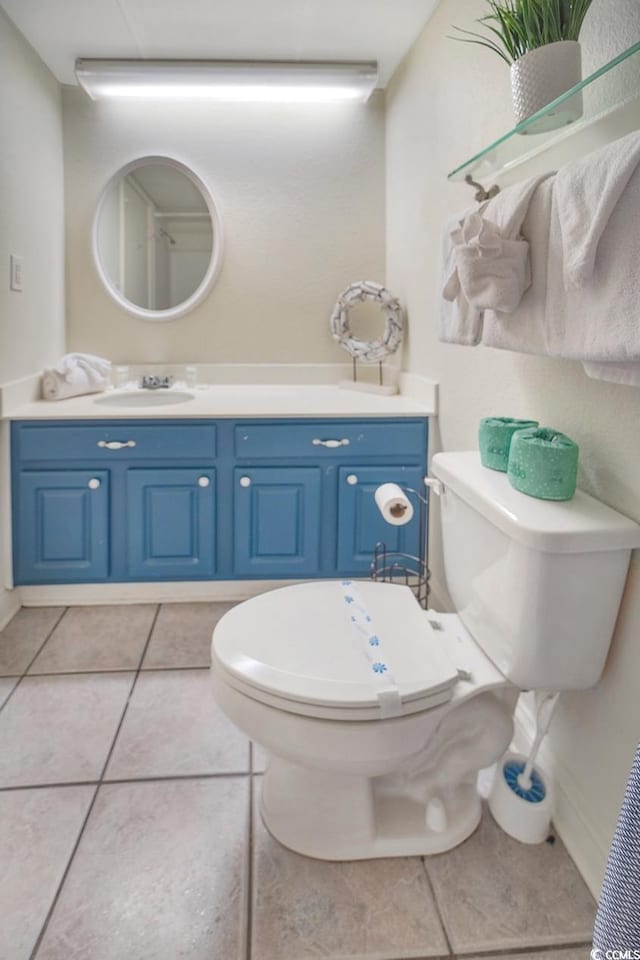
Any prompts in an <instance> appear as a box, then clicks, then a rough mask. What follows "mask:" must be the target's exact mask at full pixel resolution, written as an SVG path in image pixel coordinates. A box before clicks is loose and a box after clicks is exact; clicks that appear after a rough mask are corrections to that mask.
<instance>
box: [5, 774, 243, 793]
mask: <svg viewBox="0 0 640 960" xmlns="http://www.w3.org/2000/svg"><path fill="white" fill-rule="evenodd" d="M250 776H251V775H250V773H249V771H248V770H225V771H224V772H215V773H173V774H171V773H168V774H163V773H158V774H154V775H153V776H149V777H113V778H112V779H105V778H104V777H103V778H102V779H101V780H61V781H53V782H51V783H17V784H12V785H11V786H8V787H0V793H12V792H13V793H15V791H16V790H48V789H54V790H58V789H59V788H61V787H94V786H100V785H101V784H104V785H105V786H106V785H110V784H112V783H118V784H119V783H159V782H164V781H166V780H169V781H173V780H224V779H225V778H226V777H234V778H235V777H247V778H249V777H250Z"/></svg>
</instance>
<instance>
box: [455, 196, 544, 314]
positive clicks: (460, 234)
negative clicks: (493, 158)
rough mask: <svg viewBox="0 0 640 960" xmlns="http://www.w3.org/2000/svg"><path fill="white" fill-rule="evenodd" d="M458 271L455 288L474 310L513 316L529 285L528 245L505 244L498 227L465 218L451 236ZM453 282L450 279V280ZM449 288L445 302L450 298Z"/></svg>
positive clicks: (520, 242)
mask: <svg viewBox="0 0 640 960" xmlns="http://www.w3.org/2000/svg"><path fill="white" fill-rule="evenodd" d="M451 236H452V240H453V242H454V252H455V258H456V268H457V281H458V282H457V287H458V288H459V290H458V292H457V296H459V295H460V290H461V291H462V292H463V293H464V296H465V298H466V300H467V302H468V303H469V304H470V305H471V306H472V307H475V308H476V310H480V311H483V310H500V311H502V312H504V313H513V311H514V310H515V309H516V307H517V306H518V304H519V303H520V301H521V300H522V295H523V293H524V291H525V290H526V289H527V287H528V286H529V284H530V283H531V273H530V268H529V244H528V243H527V242H526V240H507V239H505V238H504V237H503V236H502V235H501V233H500V231H499V229H498V227H496V225H495V224H494V223H492V222H491V221H490V220H485V219H483V217H482V215H481V214H479V213H474V214H472V215H471V216H470V217H467V218H466V220H465V221H464V223H463V224H462V226H461V227H460V228H459V229H457V230H454V231H453V233H452V235H451ZM452 280H453V278H452ZM451 286H456V284H455V280H453V284H448V285H447V287H445V289H444V291H443V295H444V297H445V299H449V298H450V295H451Z"/></svg>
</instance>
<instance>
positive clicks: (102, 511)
mask: <svg viewBox="0 0 640 960" xmlns="http://www.w3.org/2000/svg"><path fill="white" fill-rule="evenodd" d="M17 483H18V489H17V491H16V497H17V500H18V502H19V504H20V509H19V510H18V511H17V512H16V513H15V514H14V543H15V544H16V546H17V549H16V550H15V551H14V556H15V579H16V582H17V583H23V584H29V583H84V582H87V581H95V580H104V579H106V578H107V576H108V574H109V473H108V471H106V470H25V471H23V472H21V473H20V475H19V477H18V480H17Z"/></svg>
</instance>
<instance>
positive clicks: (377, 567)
mask: <svg viewBox="0 0 640 960" xmlns="http://www.w3.org/2000/svg"><path fill="white" fill-rule="evenodd" d="M398 486H399V487H400V488H401V489H402V490H404V492H405V493H407V494H412V495H413V496H415V497H416V498H417V499H418V500H419V501H420V503H421V504H422V505H423V506H424V508H425V511H426V513H428V510H429V500H428V498H427V497H424V496H423V495H422V494H421V493H419V492H418V491H417V490H414V489H413V487H407V486H405V485H404V484H402V483H399V484H398ZM426 521H427V516H426V515H425V516H424V517H422V520H421V523H420V535H419V540H418V555H417V556H414V554H411V553H401V552H399V551H397V550H387V547H386V544H385V543H383V542H382V541H379V542H378V543H376V545H375V549H374V554H373V560H372V561H371V579H372V580H375V581H377V582H379V583H399V584H403V585H404V586H407V587H410V588H411V590H412V591H413V593H414V596H415V598H416V600H417V601H418V603H419V604H420V606H421V607H423V608H424V609H425V610H426V609H427V601H428V599H429V578H430V576H431V573H430V571H429V555H428V540H427V523H426Z"/></svg>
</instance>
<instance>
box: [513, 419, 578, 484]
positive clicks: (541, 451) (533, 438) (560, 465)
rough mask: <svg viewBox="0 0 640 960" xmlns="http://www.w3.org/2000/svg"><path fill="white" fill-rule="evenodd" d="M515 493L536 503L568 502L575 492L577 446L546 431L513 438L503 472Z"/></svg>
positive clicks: (555, 432) (525, 432)
mask: <svg viewBox="0 0 640 960" xmlns="http://www.w3.org/2000/svg"><path fill="white" fill-rule="evenodd" d="M507 474H508V476H509V482H510V483H511V486H512V487H515V488H516V490H520V491H521V492H522V493H527V494H528V495H529V496H530V497H538V499H539V500H570V499H571V497H572V496H573V495H574V493H575V492H576V478H577V475H578V444H577V443H574V442H573V440H570V439H569V437H565V435H564V434H563V433H559V432H558V431H557V430H552V429H551V428H550V427H540V428H539V429H537V430H535V429H533V430H519V431H518V432H517V433H515V434H514V435H513V439H512V441H511V450H510V452H509V467H508V470H507Z"/></svg>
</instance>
